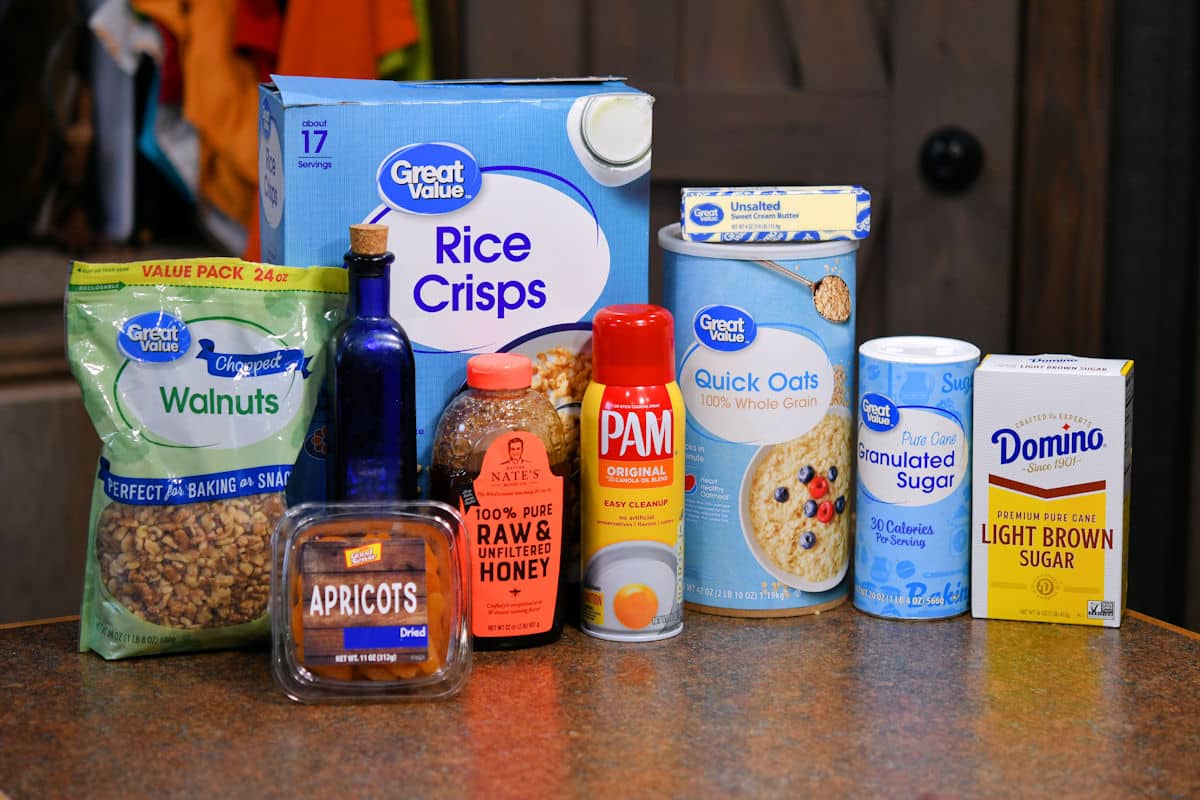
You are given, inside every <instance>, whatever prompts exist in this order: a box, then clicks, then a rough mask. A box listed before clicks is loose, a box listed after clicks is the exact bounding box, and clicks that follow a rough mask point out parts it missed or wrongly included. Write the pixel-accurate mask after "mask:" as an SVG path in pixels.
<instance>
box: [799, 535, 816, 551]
mask: <svg viewBox="0 0 1200 800" xmlns="http://www.w3.org/2000/svg"><path fill="white" fill-rule="evenodd" d="M816 543H817V535H816V534H815V533H813V532H812V531H805V532H804V533H802V534H800V546H801V547H803V548H804V549H805V550H812V547H813V545H814V544H816Z"/></svg>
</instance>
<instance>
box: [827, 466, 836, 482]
mask: <svg viewBox="0 0 1200 800" xmlns="http://www.w3.org/2000/svg"><path fill="white" fill-rule="evenodd" d="M837 476H838V472H837V467H830V468H829V482H830V483H833V482H834V481H836V480H837Z"/></svg>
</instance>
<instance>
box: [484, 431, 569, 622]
mask: <svg viewBox="0 0 1200 800" xmlns="http://www.w3.org/2000/svg"><path fill="white" fill-rule="evenodd" d="M460 507H461V509H462V512H463V516H464V517H465V518H466V522H467V532H468V540H469V541H470V543H471V555H470V561H471V631H472V633H473V634H474V635H475V636H483V637H486V636H492V637H502V636H519V635H524V634H535V633H545V632H546V631H548V630H550V629H551V628H553V627H554V614H555V610H556V604H557V599H558V579H559V571H560V563H561V561H562V526H563V479H562V476H560V475H555V474H554V473H553V472H551V471H550V459H549V457H548V456H547V454H546V447H545V445H544V444H542V440H541V439H539V438H538V437H537V436H536V435H534V434H532V433H529V432H528V431H512V432H506V433H503V434H501V435H500V436H498V437H497V438H496V439H495V440H494V441H493V442H492V443H491V445H489V446H488V449H487V451H486V452H485V453H484V456H483V465H482V466H481V468H480V471H479V475H478V476H477V477H476V478H475V481H474V483H473V486H472V488H471V491H470V492H464V498H463V500H462V501H461V502H460Z"/></svg>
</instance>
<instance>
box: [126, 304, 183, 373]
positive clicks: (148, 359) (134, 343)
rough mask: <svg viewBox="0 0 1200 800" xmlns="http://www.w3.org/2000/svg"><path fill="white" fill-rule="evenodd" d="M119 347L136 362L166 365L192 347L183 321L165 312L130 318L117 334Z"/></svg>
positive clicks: (154, 312)
mask: <svg viewBox="0 0 1200 800" xmlns="http://www.w3.org/2000/svg"><path fill="white" fill-rule="evenodd" d="M117 346H119V347H120V348H121V352H123V353H124V354H125V355H127V356H129V357H130V358H131V359H133V360H134V361H141V362H143V363H147V364H165V363H166V362H168V361H174V360H175V359H177V358H182V357H183V355H184V353H186V352H187V351H188V348H190V347H191V346H192V335H191V333H190V332H189V331H188V327H187V325H185V324H184V322H183V320H181V319H177V318H176V317H173V316H171V315H170V314H167V313H165V312H162V311H147V312H146V313H144V314H138V315H137V316H134V317H130V318H129V319H127V320H125V324H123V325H122V326H121V329H120V330H119V331H118V333H117Z"/></svg>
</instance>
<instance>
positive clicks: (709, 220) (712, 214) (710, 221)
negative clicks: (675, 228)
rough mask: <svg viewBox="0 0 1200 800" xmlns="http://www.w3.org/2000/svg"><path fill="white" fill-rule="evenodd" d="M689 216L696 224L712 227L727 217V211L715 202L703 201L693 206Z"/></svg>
mask: <svg viewBox="0 0 1200 800" xmlns="http://www.w3.org/2000/svg"><path fill="white" fill-rule="evenodd" d="M689 217H690V218H691V220H692V222H693V223H695V224H696V225H700V226H702V227H711V226H713V225H717V224H719V223H720V222H721V220H723V219H725V212H724V211H722V210H721V207H720V206H718V205H716V204H715V203H701V204H700V205H698V206H695V207H693V208H692V213H691V214H690V215H689Z"/></svg>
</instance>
